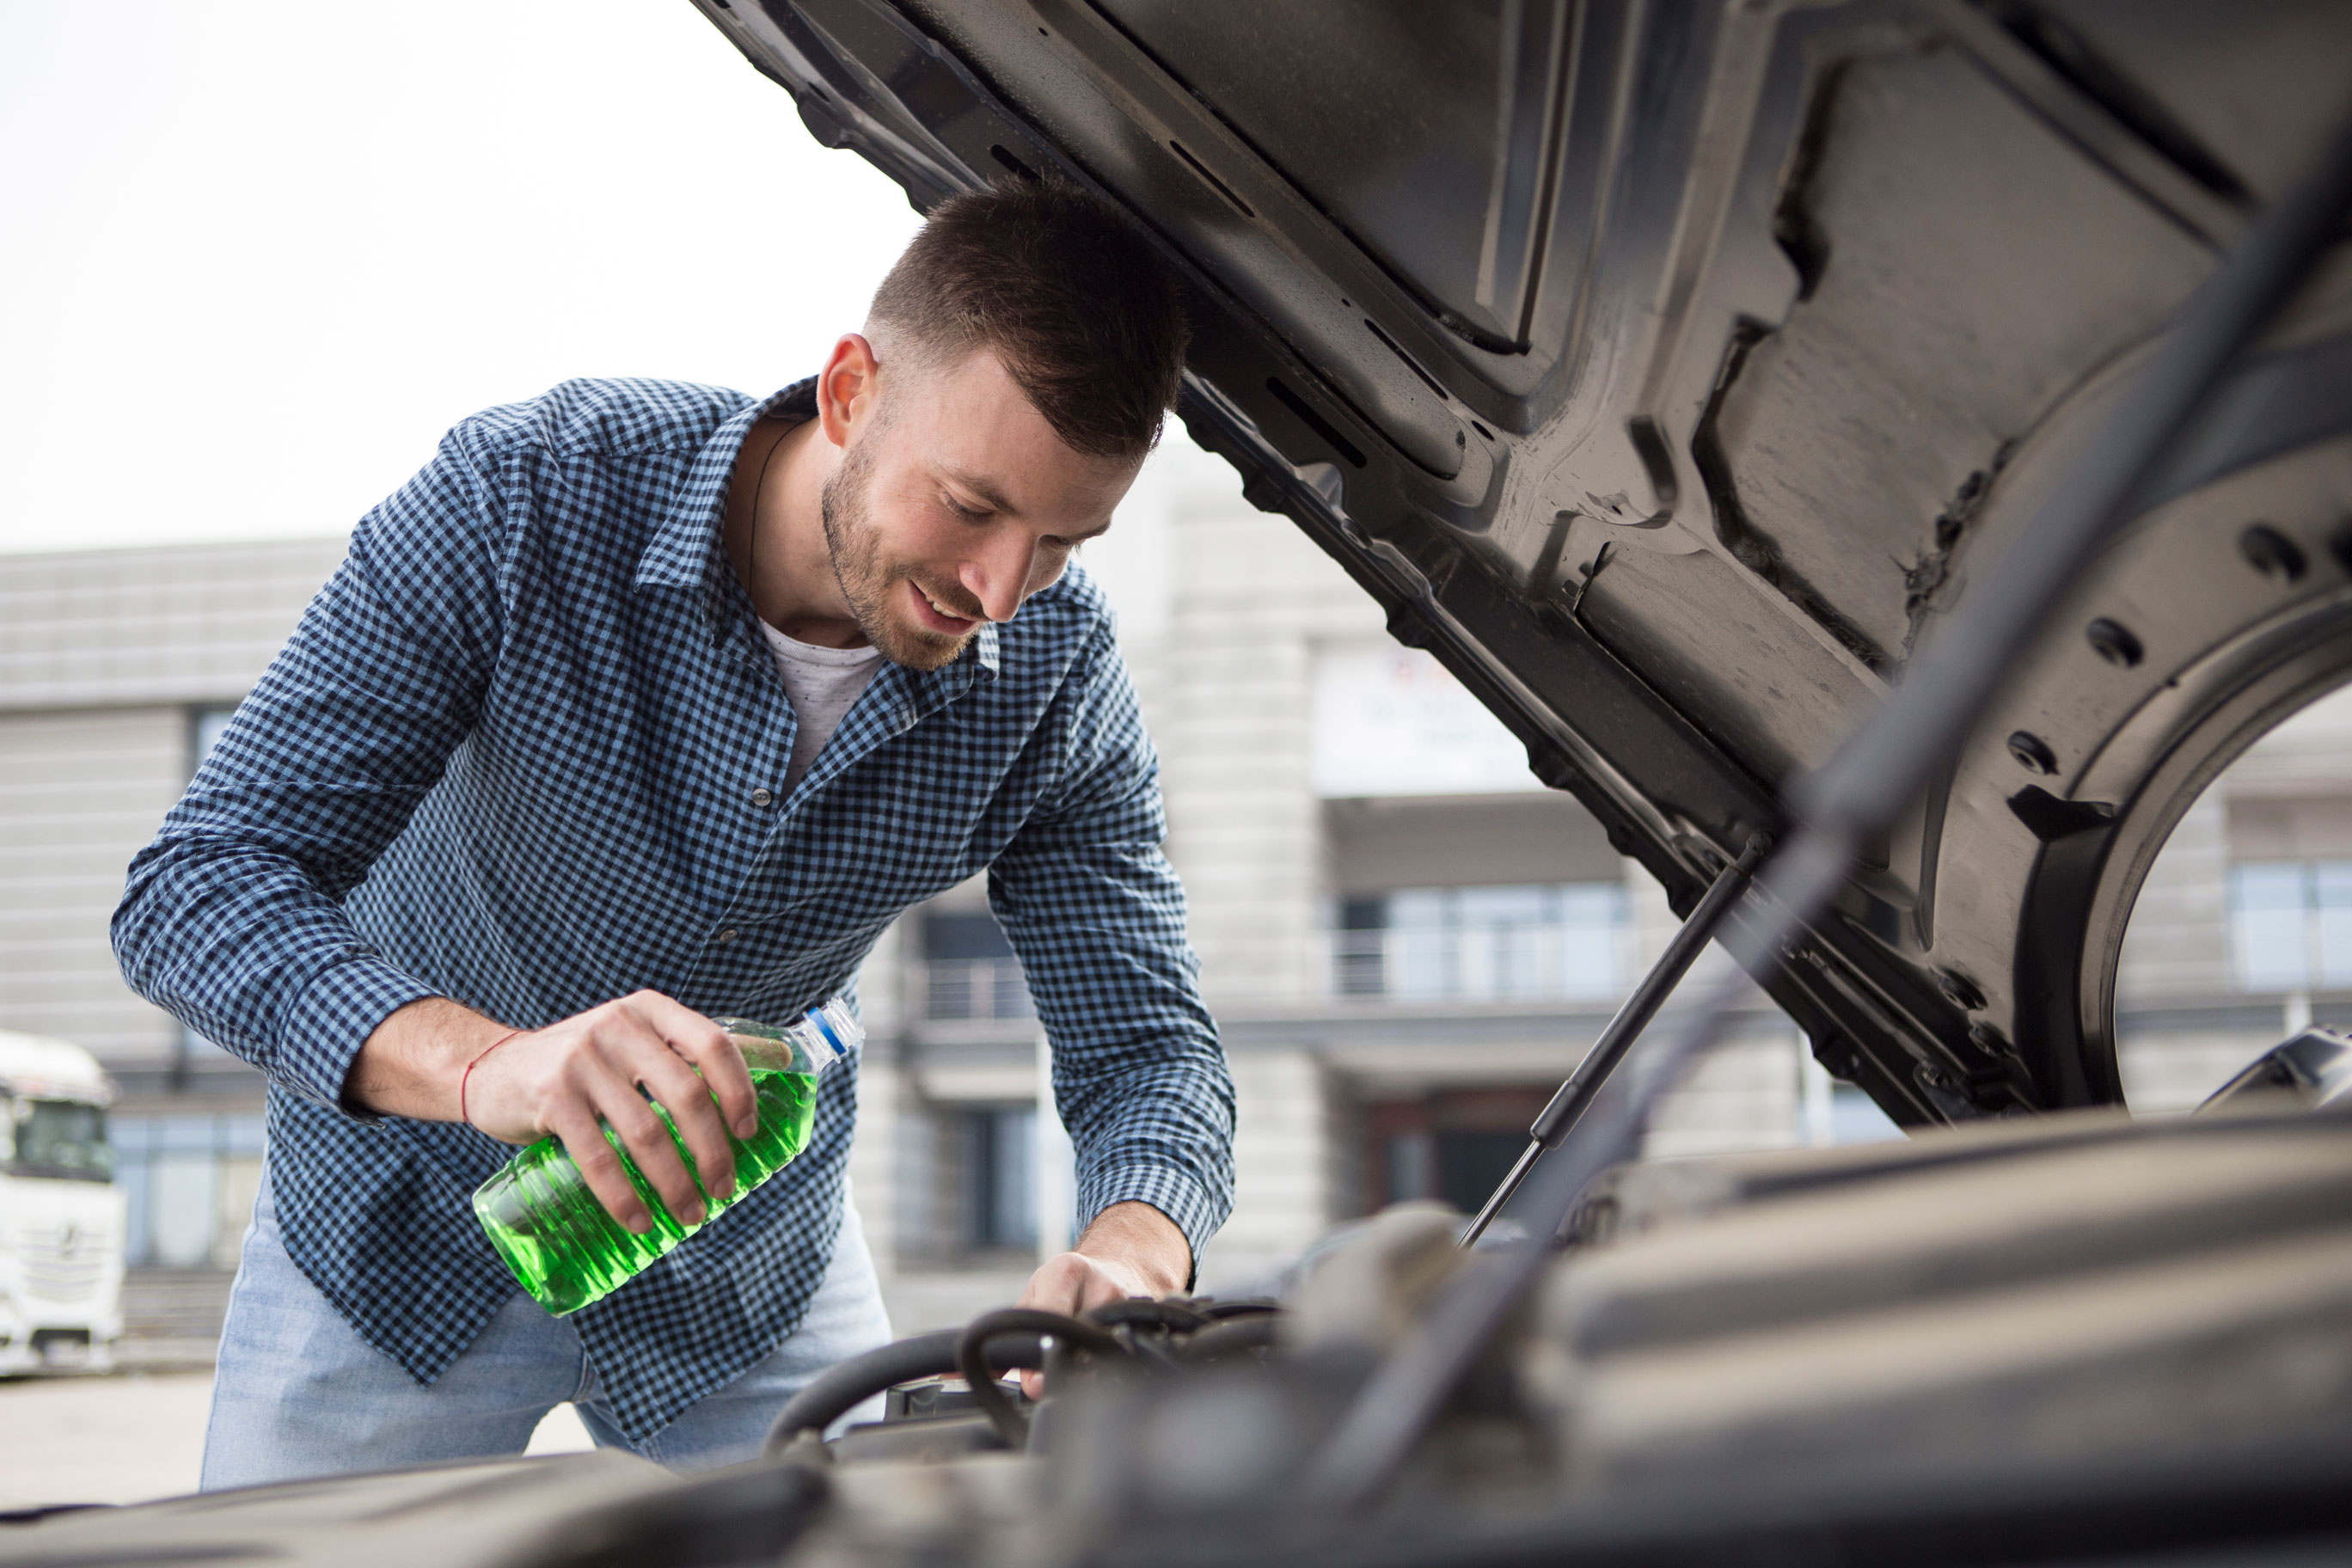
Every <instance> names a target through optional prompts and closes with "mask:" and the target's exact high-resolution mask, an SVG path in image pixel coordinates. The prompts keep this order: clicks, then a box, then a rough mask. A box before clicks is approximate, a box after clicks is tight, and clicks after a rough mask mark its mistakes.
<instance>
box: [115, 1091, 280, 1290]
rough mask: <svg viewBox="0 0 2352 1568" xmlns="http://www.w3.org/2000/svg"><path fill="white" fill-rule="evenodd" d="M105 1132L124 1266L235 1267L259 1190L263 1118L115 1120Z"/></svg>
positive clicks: (263, 1139) (216, 1116) (141, 1118)
mask: <svg viewBox="0 0 2352 1568" xmlns="http://www.w3.org/2000/svg"><path fill="white" fill-rule="evenodd" d="M107 1131H108V1135H109V1140H110V1142H112V1144H113V1145H114V1183H115V1185H116V1186H118V1187H120V1188H121V1189H122V1195H123V1199H124V1207H125V1209H126V1211H127V1212H126V1214H125V1216H124V1217H125V1227H124V1228H125V1235H124V1248H123V1252H124V1258H123V1260H124V1261H125V1262H126V1263H129V1264H131V1266H132V1267H134V1268H136V1267H139V1266H142V1265H152V1266H161V1267H164V1268H205V1267H212V1268H235V1267H236V1250H237V1242H238V1238H239V1237H241V1236H242V1235H243V1234H244V1231H245V1222H246V1220H247V1217H248V1216H249V1215H251V1214H252V1212H253V1197H254V1194H255V1192H256V1191H257V1189H258V1188H259V1186H260V1184H261V1152H262V1146H263V1143H264V1142H265V1134H264V1131H263V1123H262V1119H261V1118H260V1117H259V1116H257V1115H194V1116H117V1117H114V1118H113V1119H112V1120H111V1121H110V1124H109V1126H108V1129H107Z"/></svg>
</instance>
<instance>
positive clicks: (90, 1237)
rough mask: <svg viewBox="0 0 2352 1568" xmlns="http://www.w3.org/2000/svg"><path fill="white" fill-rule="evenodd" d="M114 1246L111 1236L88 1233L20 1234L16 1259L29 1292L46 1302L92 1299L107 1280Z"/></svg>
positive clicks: (34, 1232)
mask: <svg viewBox="0 0 2352 1568" xmlns="http://www.w3.org/2000/svg"><path fill="white" fill-rule="evenodd" d="M68 1237H70V1239H68ZM110 1245H111V1244H110V1238H109V1237H106V1236H104V1235H102V1234H99V1233H96V1232H93V1231H88V1230H81V1231H75V1232H66V1231H61V1230H26V1231H20V1232H19V1233H18V1235H17V1243H16V1256H17V1258H18V1259H19V1260H20V1261H21V1262H22V1263H23V1266H24V1270H25V1275H24V1278H25V1289H26V1293H27V1294H28V1295H30V1296H32V1297H34V1298H35V1299H36V1300H42V1301H57V1302H71V1301H87V1300H89V1299H90V1298H91V1297H93V1296H95V1295H97V1294H98V1289H99V1286H100V1283H101V1282H102V1280H103V1279H104V1278H105V1275H106V1258H107V1253H108V1252H109V1250H110Z"/></svg>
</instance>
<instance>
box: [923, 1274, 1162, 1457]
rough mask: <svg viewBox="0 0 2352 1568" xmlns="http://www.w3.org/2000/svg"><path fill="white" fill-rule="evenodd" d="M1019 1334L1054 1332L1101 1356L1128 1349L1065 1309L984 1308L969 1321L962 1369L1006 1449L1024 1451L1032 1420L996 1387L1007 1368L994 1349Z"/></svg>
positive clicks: (961, 1348) (959, 1355) (960, 1352)
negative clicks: (999, 1362) (1002, 1339)
mask: <svg viewBox="0 0 2352 1568" xmlns="http://www.w3.org/2000/svg"><path fill="white" fill-rule="evenodd" d="M1015 1332H1024V1333H1031V1334H1038V1335H1050V1336H1052V1337H1053V1338H1054V1339H1055V1340H1057V1341H1059V1342H1061V1343H1063V1344H1065V1345H1067V1346H1068V1347H1070V1348H1071V1349H1073V1350H1083V1351H1093V1352H1097V1353H1101V1354H1115V1355H1124V1354H1125V1353H1127V1347H1126V1346H1125V1345H1123V1344H1121V1343H1120V1342H1119V1341H1118V1336H1117V1335H1115V1334H1113V1333H1112V1332H1110V1331H1109V1330H1108V1329H1100V1328H1097V1327H1096V1326H1095V1325H1094V1324H1092V1323H1089V1322H1087V1321H1084V1320H1083V1319H1078V1318H1066V1317H1064V1316H1063V1315H1062V1314H1061V1313H1059V1312H1041V1311H1038V1310H1036V1309H1035V1308H1034V1307H1004V1308H1001V1309H999V1310H996V1311H993V1312H982V1314H981V1315H980V1316H979V1317H977V1318H974V1319H973V1320H972V1321H971V1322H969V1323H967V1324H965V1325H964V1331H963V1336H962V1338H961V1339H960V1340H958V1341H957V1342H956V1370H957V1371H958V1372H961V1373H963V1380H964V1382H966V1383H968V1384H971V1402H972V1403H973V1404H974V1405H979V1406H980V1409H981V1414H982V1415H986V1416H987V1417H988V1421H989V1425H990V1426H993V1427H995V1428H996V1435H997V1436H1000V1437H1002V1438H1003V1439H1004V1444H1005V1447H1009V1448H1011V1449H1012V1450H1013V1452H1015V1453H1019V1452H1020V1451H1021V1450H1022V1449H1024V1448H1026V1447H1028V1446H1029V1418H1028V1417H1027V1416H1025V1415H1022V1414H1021V1412H1020V1411H1019V1410H1018V1409H1016V1408H1014V1406H1013V1401H1011V1400H1010V1399H1007V1398H1005V1397H1004V1391H1003V1390H1002V1389H1000V1388H998V1387H997V1386H996V1374H997V1373H998V1372H999V1371H1001V1370H1003V1369H1002V1368H1001V1367H1000V1366H998V1365H997V1364H996V1360H995V1356H994V1353H993V1352H994V1351H995V1348H996V1343H997V1342H998V1340H999V1339H1000V1337H1001V1336H1003V1335H1007V1334H1012V1333H1015ZM1041 1359H1042V1358H1041Z"/></svg>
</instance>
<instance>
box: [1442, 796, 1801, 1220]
mask: <svg viewBox="0 0 2352 1568" xmlns="http://www.w3.org/2000/svg"><path fill="white" fill-rule="evenodd" d="M1769 847H1770V845H1769V841H1768V840H1766V839H1765V838H1764V837H1762V836H1761V835H1759V836H1758V837H1753V838H1750V839H1749V840H1748V847H1747V848H1746V849H1744V850H1742V851H1741V852H1740V856H1739V858H1738V859H1737V860H1734V861H1732V862H1731V863H1730V864H1729V865H1727V866H1726V867H1725V868H1723V869H1722V870H1721V871H1719V872H1717V874H1716V879H1715V880H1714V881H1713V882H1711V883H1710V884H1708V886H1707V889H1706V894H1705V895H1704V896H1703V897H1701V898H1700V900H1699V901H1698V908H1696V909H1695V910H1691V913H1690V919H1688V920H1686V921H1683V923H1682V926H1681V928H1680V929H1679V930H1677V931H1675V934H1674V940H1672V941H1671V942H1667V943H1666V951H1665V952H1662V953H1660V954H1658V962H1657V963H1654V964H1652V965H1651V966H1650V973H1647V974H1644V975H1643V976H1642V983H1641V984H1638V985H1636V986H1634V987H1633V994H1632V995H1630V996H1628V997H1626V998H1625V1005H1623V1006H1622V1007H1620V1008H1618V1009H1617V1016H1615V1017H1613V1018H1612V1019H1610V1020H1609V1026H1608V1027H1607V1028H1605V1029H1603V1030H1601V1037H1600V1038H1599V1039H1597V1040H1595V1041H1593V1042H1592V1048H1591V1050H1589V1051H1587V1052H1585V1053H1584V1059H1583V1060H1582V1061H1580V1062H1579V1063H1577V1064H1576V1070H1575V1071H1574V1072H1572V1073H1570V1075H1569V1078H1568V1081H1567V1082H1566V1083H1563V1084H1561V1085H1560V1086H1559V1093H1557V1094H1555V1095H1553V1096H1552V1097H1551V1103H1550V1104H1549V1105H1547V1106H1545V1107H1544V1108H1543V1113H1542V1114H1541V1115H1539V1116H1538V1117H1537V1118H1536V1120H1535V1125H1534V1126H1532V1127H1530V1128H1528V1146H1527V1148H1526V1149H1524V1150H1522V1151H1521V1152H1520V1153H1519V1157H1518V1160H1517V1163H1514V1164H1513V1165H1512V1166H1511V1169H1510V1173H1509V1174H1507V1175H1506V1176H1505V1177H1504V1178H1503V1179H1502V1181H1501V1183H1500V1184H1497V1185H1496V1188H1495V1191H1494V1193H1493V1194H1492V1195H1490V1196H1489V1197H1488V1198H1487V1199H1486V1202H1485V1203H1484V1204H1482V1205H1479V1208H1478V1213H1477V1214H1476V1215H1475V1216H1474V1217H1473V1218H1472V1219H1471V1221H1470V1223H1469V1224H1468V1225H1467V1226H1464V1227H1463V1230H1462V1238H1461V1245H1462V1246H1464V1247H1468V1246H1470V1245H1471V1244H1472V1243H1473V1242H1475V1241H1476V1240H1477V1239H1478V1238H1479V1237H1481V1236H1484V1235H1485V1234H1486V1227H1487V1226H1490V1225H1492V1224H1494V1223H1495V1216H1496V1215H1498V1214H1500V1213H1502V1212H1503V1205H1505V1204H1507V1203H1509V1202H1510V1201H1511V1197H1512V1194H1515V1193H1517V1191H1518V1190H1519V1184H1520V1183H1521V1182H1524V1181H1526V1180H1527V1179H1528V1172H1530V1171H1532V1170H1534V1169H1535V1168H1536V1162H1537V1161H1538V1160H1540V1159H1542V1158H1543V1157H1544V1155H1545V1153H1546V1152H1548V1151H1550V1150H1553V1149H1557V1148H1559V1144H1560V1140H1561V1139H1563V1138H1566V1137H1567V1136H1568V1135H1569V1133H1570V1131H1574V1129H1575V1127H1576V1123H1577V1119H1578V1118H1580V1117H1581V1116H1582V1115H1583V1114H1584V1111H1585V1108H1586V1107H1588V1106H1590V1105H1591V1103H1592V1097H1593V1096H1594V1095H1596V1094H1599V1093H1600V1092H1601V1085H1602V1084H1604V1083H1606V1082H1608V1081H1609V1075H1610V1074H1611V1073H1612V1072H1615V1071H1616V1070H1617V1064H1618V1063H1619V1062H1622V1061H1623V1060H1624V1059H1625V1053H1626V1052H1627V1051H1630V1050H1632V1049H1633V1042H1634V1041H1636V1040H1638V1039H1640V1038H1641V1037H1642V1031H1643V1030H1644V1029H1646V1028H1648V1027H1649V1026H1650V1020H1651V1019H1653V1018H1654V1017H1656V1016H1658V1009H1659V1008H1661V1007H1663V1006H1664V1005H1666V998H1667V997H1669V996H1671V995H1673V994H1675V986H1677V985H1679V984H1682V980H1683V976H1684V975H1685V974H1687V973H1690V966H1691V965H1692V964H1693V963H1696V961H1697V959H1698V955H1699V954H1700V953H1701V952H1704V951H1705V950H1706V944H1707V940H1708V939H1709V938H1710V937H1712V936H1714V935H1715V933H1716V929H1717V927H1719V926H1720V925H1722V924H1723V921H1724V917H1725V916H1727V915H1728V914H1729V913H1730V912H1731V906H1732V905H1734V904H1735V903H1737V902H1738V901H1739V895H1740V894H1741V893H1742V892H1744V891H1746V890H1747V888H1748V879H1750V878H1752V877H1754V876H1755V875H1756V868H1757V867H1758V866H1759V865H1760V864H1762V862H1763V859H1764V853H1765V851H1766V850H1767V849H1768V848H1769Z"/></svg>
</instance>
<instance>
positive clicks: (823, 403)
mask: <svg viewBox="0 0 2352 1568" xmlns="http://www.w3.org/2000/svg"><path fill="white" fill-rule="evenodd" d="M880 370H881V362H879V361H878V360H877V359H876V358H875V357H874V345H873V344H872V343H870V342H866V339H865V337H864V336H863V335H861V334H859V333H856V332H845V333H844V334H843V335H842V338H841V341H840V342H836V343H835V344H834V345H833V353H831V354H829V355H827V356H826V358H825V362H824V370H823V371H822V372H821V373H820V374H818V376H817V381H816V417H817V424H818V426H819V427H820V428H822V429H823V430H824V438H825V439H826V440H827V441H830V442H832V443H833V444H834V446H835V447H846V446H848V445H849V438H850V436H851V435H852V434H853V433H854V432H855V431H856V430H857V429H858V427H859V426H864V425H867V424H871V423H872V422H873V419H874V413H875V408H876V406H877V405H876V401H875V400H876V396H877V394H878V392H879V391H880V387H879V385H878V384H877V376H878V374H879V373H880Z"/></svg>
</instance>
